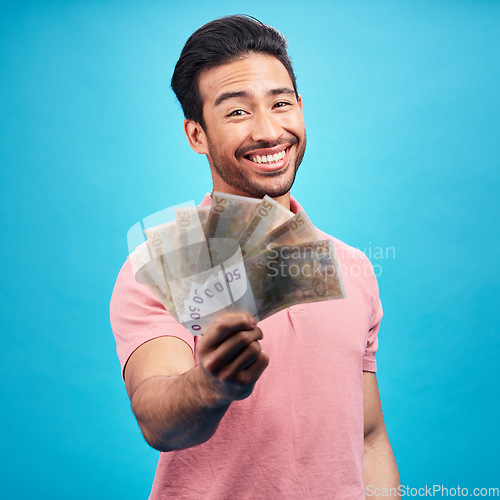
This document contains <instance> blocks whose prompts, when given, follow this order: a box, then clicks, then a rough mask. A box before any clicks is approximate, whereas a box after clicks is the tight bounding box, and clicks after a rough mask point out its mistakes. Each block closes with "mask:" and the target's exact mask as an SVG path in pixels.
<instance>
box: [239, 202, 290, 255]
mask: <svg viewBox="0 0 500 500" xmlns="http://www.w3.org/2000/svg"><path fill="white" fill-rule="evenodd" d="M292 217H293V213H292V212H290V210H287V209H286V208H284V207H283V206H282V205H280V204H279V203H278V202H277V201H276V200H273V199H272V198H271V197H270V196H267V195H266V196H264V198H263V199H262V200H260V203H259V204H258V205H257V207H256V208H255V211H254V212H253V215H252V217H251V218H250V220H249V221H248V223H247V224H246V225H245V226H244V227H243V229H242V230H241V232H240V234H239V235H238V243H239V245H240V247H241V252H242V254H243V256H245V255H246V254H249V253H250V252H251V251H252V249H253V248H254V247H255V246H257V245H258V244H259V242H260V241H261V240H262V239H263V238H264V236H265V235H266V234H267V233H269V232H270V231H272V230H273V229H275V228H277V227H278V226H280V225H281V224H283V223H284V222H285V221H287V220H288V219H290V218H292Z"/></svg>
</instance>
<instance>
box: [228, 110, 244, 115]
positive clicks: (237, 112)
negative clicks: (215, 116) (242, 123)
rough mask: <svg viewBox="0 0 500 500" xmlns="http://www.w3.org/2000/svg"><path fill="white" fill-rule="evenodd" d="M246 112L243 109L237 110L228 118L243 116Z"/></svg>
mask: <svg viewBox="0 0 500 500" xmlns="http://www.w3.org/2000/svg"><path fill="white" fill-rule="evenodd" d="M244 114H245V112H244V111H243V110H242V109H235V110H234V111H231V113H229V114H228V115H227V116H243V115H244Z"/></svg>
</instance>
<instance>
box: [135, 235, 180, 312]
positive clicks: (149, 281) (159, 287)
mask: <svg viewBox="0 0 500 500" xmlns="http://www.w3.org/2000/svg"><path fill="white" fill-rule="evenodd" d="M129 261H130V264H131V266H132V272H133V274H134V278H135V279H136V281H138V282H139V283H143V284H145V285H148V286H149V288H150V289H151V290H152V291H153V293H154V294H155V295H156V297H157V298H158V299H159V301H160V302H161V303H162V304H163V307H165V309H166V310H167V311H168V312H169V313H170V314H172V316H174V318H175V319H177V320H178V314H177V309H176V307H175V304H174V300H173V297H172V293H171V291H170V287H169V285H168V283H167V281H166V280H165V275H164V273H163V269H162V265H161V262H160V258H159V257H157V256H154V255H153V254H152V252H151V249H150V245H149V242H147V241H145V242H144V243H142V244H141V245H139V246H138V247H137V248H136V249H135V250H134V251H133V252H132V253H131V254H130V255H129Z"/></svg>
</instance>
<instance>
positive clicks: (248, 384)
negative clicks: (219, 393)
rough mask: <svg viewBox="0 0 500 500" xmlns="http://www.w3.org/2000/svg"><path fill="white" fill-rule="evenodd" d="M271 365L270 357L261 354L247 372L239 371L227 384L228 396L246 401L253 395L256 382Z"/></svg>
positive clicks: (263, 353)
mask: <svg viewBox="0 0 500 500" xmlns="http://www.w3.org/2000/svg"><path fill="white" fill-rule="evenodd" d="M268 364H269V357H268V355H267V354H266V353H265V352H261V353H260V355H259V356H258V357H257V359H255V360H254V361H253V362H252V363H251V364H250V365H249V366H248V367H247V368H246V369H245V370H242V371H239V372H237V373H236V374H235V375H234V378H233V379H232V380H230V381H227V382H226V387H227V388H228V394H230V397H231V398H232V399H245V398H247V397H248V396H250V394H251V393H252V391H253V389H254V387H255V384H256V382H257V381H258V379H259V378H260V376H261V375H262V373H263V372H264V370H265V369H266V367H267V366H268Z"/></svg>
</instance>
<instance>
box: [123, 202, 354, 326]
mask: <svg viewBox="0 0 500 500" xmlns="http://www.w3.org/2000/svg"><path fill="white" fill-rule="evenodd" d="M171 213H172V211H171ZM141 233H142V235H143V236H144V241H143V242H142V243H141V244H139V245H138V246H137V247H134V249H133V251H132V248H131V247H130V243H129V251H131V253H130V255H129V260H130V263H131V265H132V270H133V272H134V276H135V279H136V280H137V281H138V282H140V283H143V284H145V285H147V286H149V287H150V288H151V290H152V291H153V292H154V294H155V295H156V296H157V297H158V299H159V300H160V301H161V303H162V304H163V306H164V307H165V308H166V309H167V311H168V312H169V313H170V314H171V315H172V316H173V317H174V318H175V319H176V320H177V321H179V322H180V323H181V324H183V325H184V326H185V327H186V328H187V329H188V330H189V331H191V332H192V333H193V334H194V335H202V334H203V333H204V332H205V331H206V328H207V327H208V325H209V324H210V323H211V322H212V321H213V320H214V319H215V318H216V317H217V316H218V315H220V314H224V313H226V312H234V311H245V312H247V313H249V314H251V315H253V316H254V317H255V318H256V319H257V320H262V319H265V318H267V317H268V316H270V315H271V314H274V313H276V312H278V311H280V310H282V309H284V308H286V307H290V306H292V305H295V304H299V303H304V302H317V301H322V300H331V299H340V298H344V297H345V292H344V287H343V284H342V278H341V276H340V272H339V268H338V263H337V258H336V255H335V250H334V247H333V243H332V240H330V239H321V238H320V236H319V234H318V233H317V231H316V229H315V228H314V226H313V224H312V223H311V221H310V220H309V219H308V217H307V216H306V214H305V213H304V212H303V211H301V212H298V213H297V214H293V213H292V212H290V211H289V210H286V209H285V208H284V207H283V206H281V205H280V204H279V203H278V202H276V201H275V200H274V199H272V198H270V197H269V196H265V197H264V198H263V199H255V198H247V197H242V196H235V195H229V194H225V193H217V192H215V193H213V195H212V204H211V205H210V206H194V204H192V205H187V206H177V207H173V216H172V217H171V220H167V221H166V222H162V223H160V224H156V225H153V226H151V227H145V224H142V225H141Z"/></svg>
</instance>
